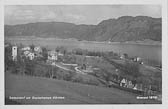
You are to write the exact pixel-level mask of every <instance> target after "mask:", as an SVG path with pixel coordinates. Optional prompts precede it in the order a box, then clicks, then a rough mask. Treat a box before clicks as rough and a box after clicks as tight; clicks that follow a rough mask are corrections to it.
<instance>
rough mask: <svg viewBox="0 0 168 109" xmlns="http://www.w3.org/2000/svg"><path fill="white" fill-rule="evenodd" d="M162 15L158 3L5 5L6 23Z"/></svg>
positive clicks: (96, 20)
mask: <svg viewBox="0 0 168 109" xmlns="http://www.w3.org/2000/svg"><path fill="white" fill-rule="evenodd" d="M126 15H128V16H138V15H141V16H143V15H144V16H151V17H161V7H160V6H158V5H40V6H39V5H12V6H11V5H9V6H5V23H7V24H19V23H24V22H26V23H27V22H41V21H48V22H49V21H57V22H70V23H76V24H98V23H99V22H101V21H102V20H106V19H110V18H118V17H120V16H126Z"/></svg>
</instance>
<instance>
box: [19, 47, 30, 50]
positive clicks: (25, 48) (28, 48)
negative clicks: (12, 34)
mask: <svg viewBox="0 0 168 109" xmlns="http://www.w3.org/2000/svg"><path fill="white" fill-rule="evenodd" d="M21 50H23V51H29V50H31V48H30V47H24V48H22V49H21Z"/></svg>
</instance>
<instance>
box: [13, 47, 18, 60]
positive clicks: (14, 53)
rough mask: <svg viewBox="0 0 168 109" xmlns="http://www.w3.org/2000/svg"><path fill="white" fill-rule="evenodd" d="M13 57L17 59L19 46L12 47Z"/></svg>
mask: <svg viewBox="0 0 168 109" xmlns="http://www.w3.org/2000/svg"><path fill="white" fill-rule="evenodd" d="M12 59H13V61H17V46H13V47H12Z"/></svg>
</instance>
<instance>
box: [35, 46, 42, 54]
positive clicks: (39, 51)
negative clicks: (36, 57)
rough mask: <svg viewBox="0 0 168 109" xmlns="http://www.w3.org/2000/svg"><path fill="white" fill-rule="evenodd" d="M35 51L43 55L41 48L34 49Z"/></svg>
mask: <svg viewBox="0 0 168 109" xmlns="http://www.w3.org/2000/svg"><path fill="white" fill-rule="evenodd" d="M34 51H35V52H37V53H41V52H42V49H41V47H34Z"/></svg>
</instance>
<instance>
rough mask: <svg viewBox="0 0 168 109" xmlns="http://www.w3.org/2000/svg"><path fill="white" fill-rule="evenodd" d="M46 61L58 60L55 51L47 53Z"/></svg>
mask: <svg viewBox="0 0 168 109" xmlns="http://www.w3.org/2000/svg"><path fill="white" fill-rule="evenodd" d="M48 60H49V61H56V60H58V53H57V52H56V51H49V52H48Z"/></svg>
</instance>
